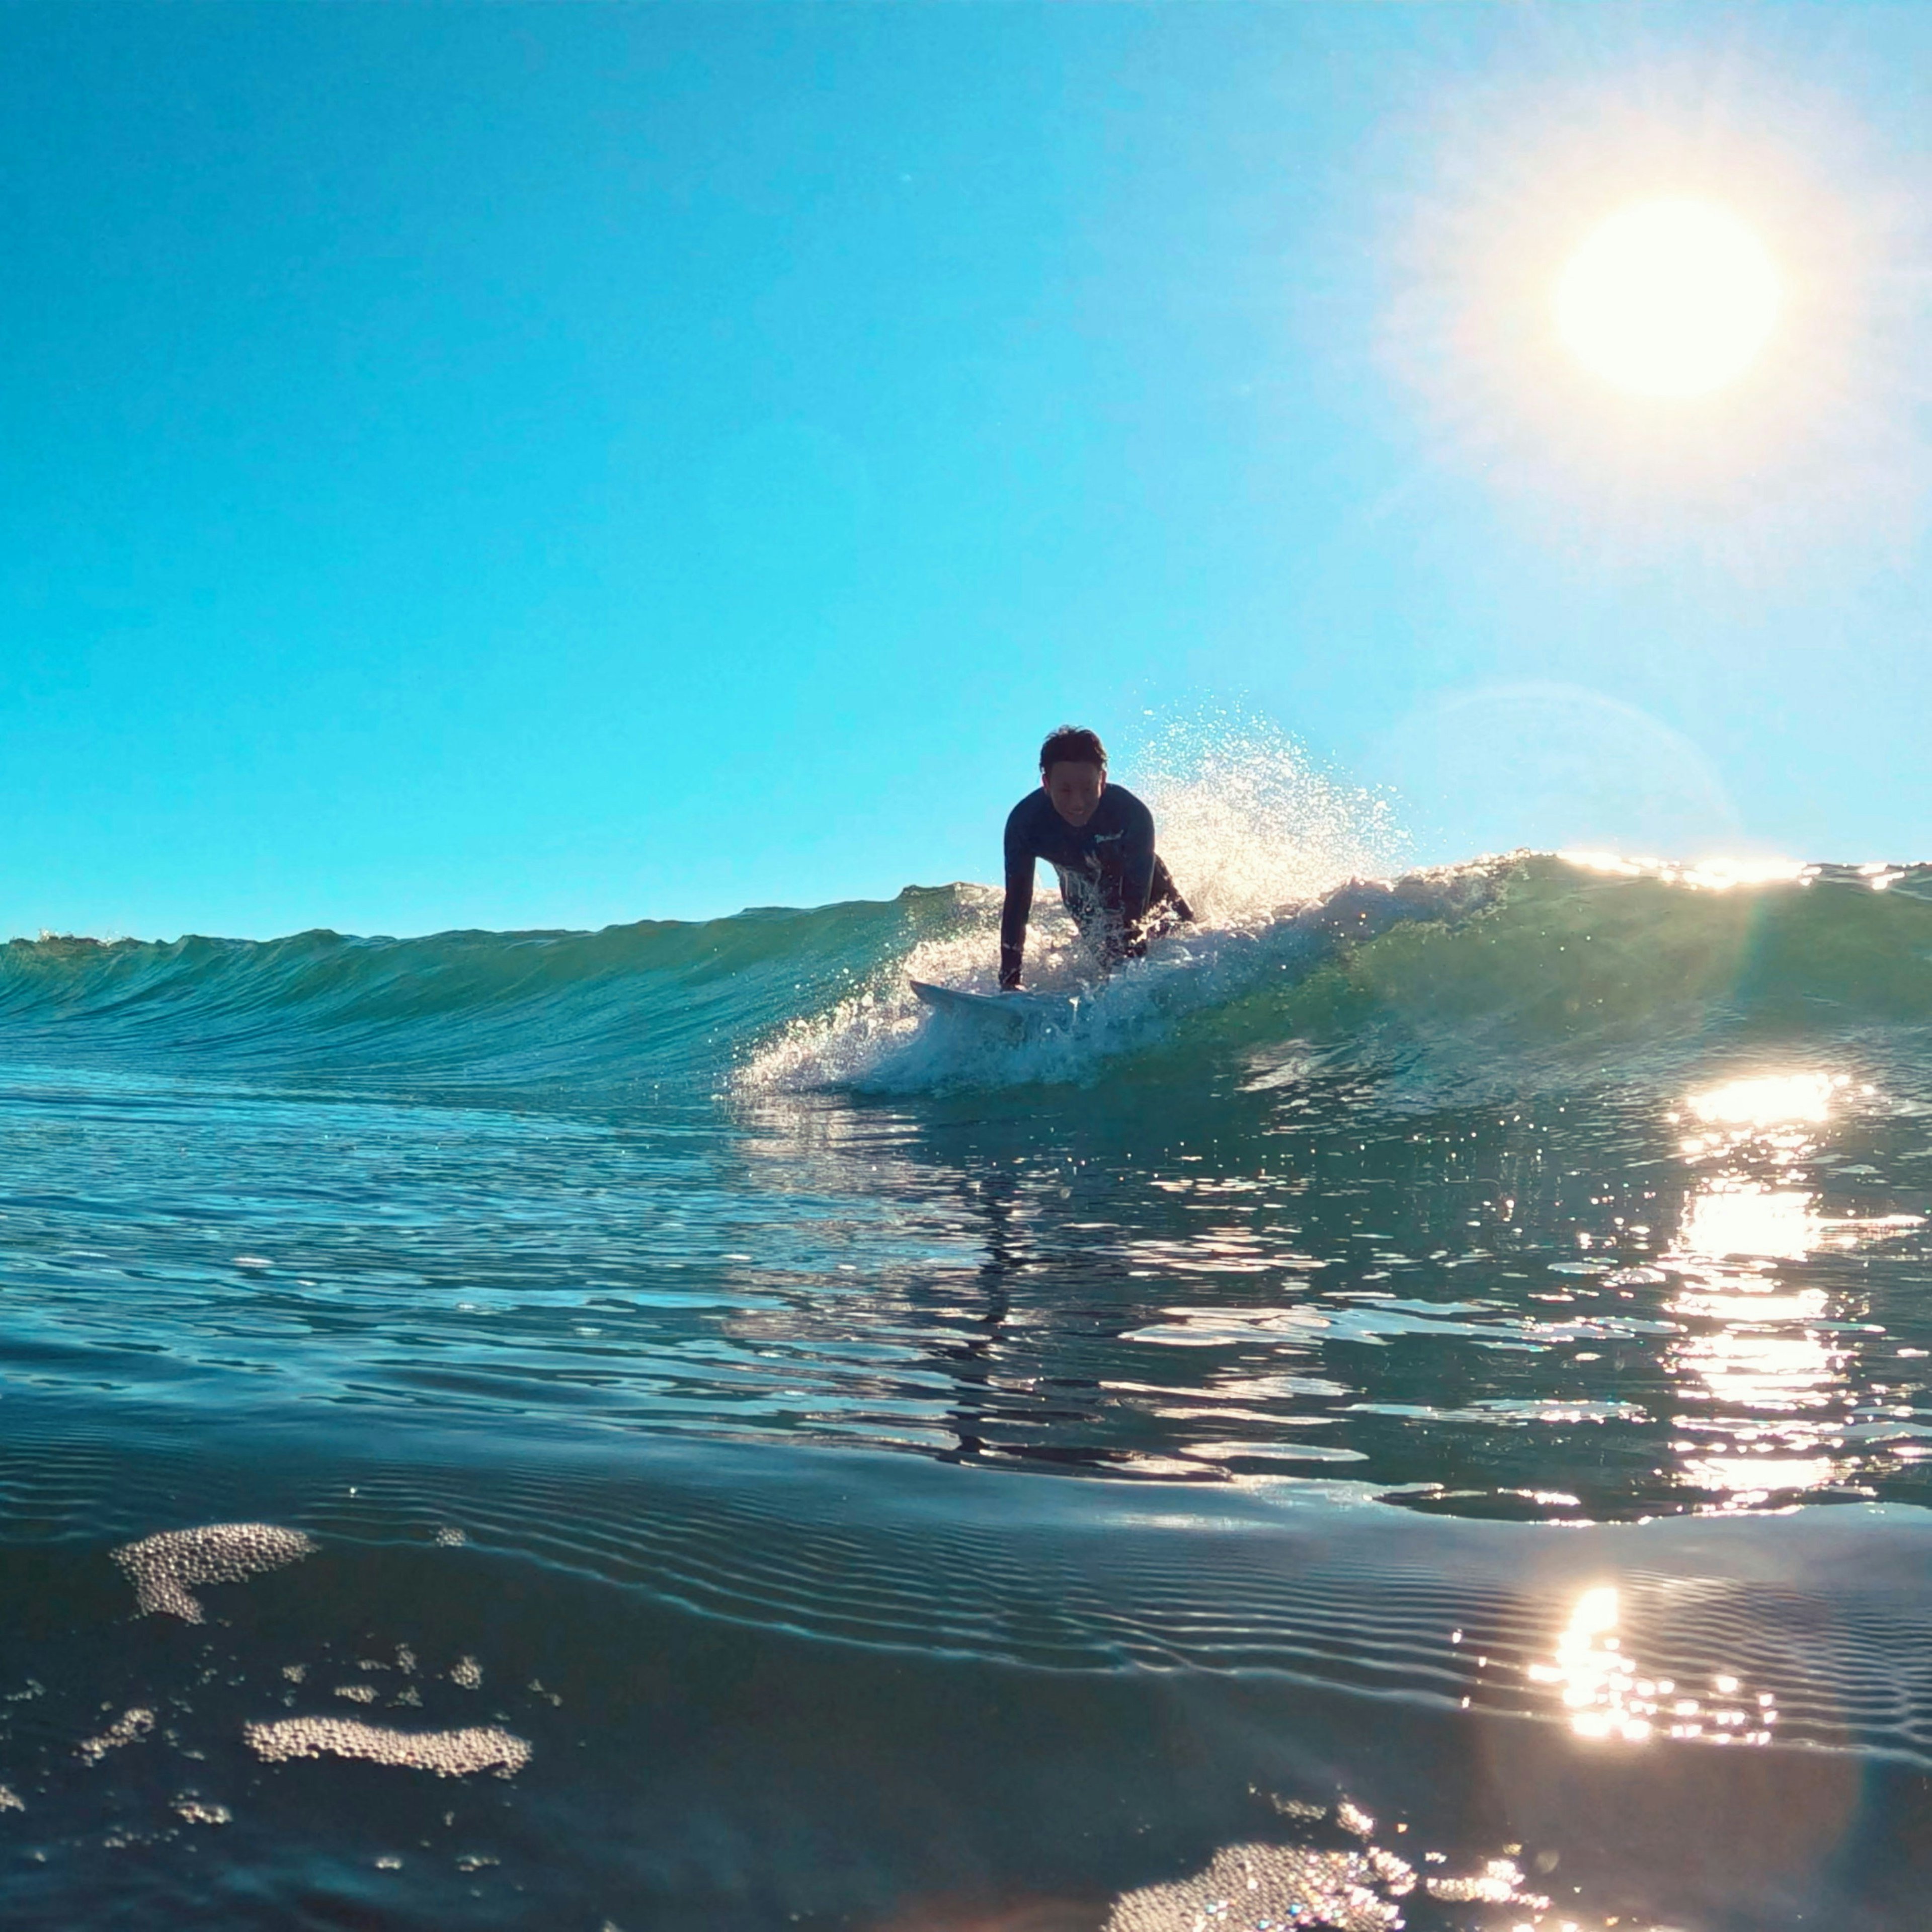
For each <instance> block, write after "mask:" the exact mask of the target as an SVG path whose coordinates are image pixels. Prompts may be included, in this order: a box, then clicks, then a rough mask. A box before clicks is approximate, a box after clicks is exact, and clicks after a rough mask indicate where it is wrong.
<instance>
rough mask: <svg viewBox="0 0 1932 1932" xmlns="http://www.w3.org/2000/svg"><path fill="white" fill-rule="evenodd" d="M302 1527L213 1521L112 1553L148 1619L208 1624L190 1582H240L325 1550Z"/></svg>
mask: <svg viewBox="0 0 1932 1932" xmlns="http://www.w3.org/2000/svg"><path fill="white" fill-rule="evenodd" d="M320 1547H321V1546H320V1544H317V1541H315V1539H314V1538H313V1537H311V1536H305V1535H303V1534H302V1532H301V1531H300V1530H299V1529H281V1528H279V1527H278V1526H276V1525H275V1524H274V1523H206V1524H204V1525H203V1526H202V1527H201V1528H200V1529H168V1530H163V1531H162V1532H160V1534H159V1535H154V1536H144V1537H143V1538H142V1539H141V1540H140V1541H139V1542H138V1543H130V1544H124V1545H123V1546H122V1547H121V1548H120V1549H118V1550H115V1551H114V1552H113V1558H114V1560H115V1562H116V1563H118V1564H119V1565H120V1566H121V1568H122V1569H123V1570H124V1571H126V1572H127V1577H128V1580H129V1581H130V1582H131V1583H133V1586H134V1595H135V1600H136V1603H137V1604H138V1605H139V1609H140V1612H141V1614H142V1616H171V1617H179V1618H180V1619H181V1621H182V1622H184V1623H190V1624H198V1623H200V1622H203V1621H204V1619H203V1616H202V1607H201V1605H200V1604H199V1601H197V1600H196V1598H195V1597H194V1595H193V1593H192V1592H191V1591H190V1589H189V1587H188V1586H190V1584H203V1583H240V1582H241V1581H242V1580H243V1579H244V1578H245V1577H258V1576H260V1575H261V1574H263V1572H264V1571H269V1570H280V1569H282V1568H284V1567H285V1566H286V1565H289V1564H290V1563H296V1562H300V1561H301V1560H302V1559H303V1558H304V1557H305V1556H314V1553H316V1551H317V1550H318V1549H319V1548H320Z"/></svg>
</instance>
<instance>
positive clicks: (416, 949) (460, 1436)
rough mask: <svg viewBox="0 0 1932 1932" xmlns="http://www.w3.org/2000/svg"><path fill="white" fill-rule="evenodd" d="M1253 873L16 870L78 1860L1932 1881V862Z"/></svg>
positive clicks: (48, 1638) (218, 1907)
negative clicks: (579, 912) (495, 881)
mask: <svg viewBox="0 0 1932 1932" xmlns="http://www.w3.org/2000/svg"><path fill="white" fill-rule="evenodd" d="M1190 876H1192V874H1190ZM1226 902H1227V903H1228V904H1230V905H1231V906H1233V907H1235V910H1231V911H1229V912H1228V913H1226V914H1225V915H1224V916H1221V917H1220V919H1218V920H1217V921H1212V922H1210V924H1209V926H1208V928H1207V929H1205V930H1204V931H1202V932H1199V933H1196V934H1194V935H1190V937H1189V938H1187V940H1186V941H1185V942H1184V944H1179V945H1176V946H1174V947H1170V948H1169V949H1168V950H1167V951H1166V953H1165V954H1163V955H1162V956H1159V957H1157V959H1154V960H1152V961H1150V962H1148V963H1147V965H1145V967H1142V968H1134V969H1132V970H1130V971H1128V972H1127V973H1125V974H1122V975H1121V977H1119V978H1118V979H1117V980H1115V981H1113V982H1112V983H1109V984H1108V985H1107V986H1105V987H1104V988H1102V989H1092V988H1090V987H1085V986H1084V983H1083V982H1082V979H1081V977H1080V968H1079V961H1078V959H1077V958H1076V956H1074V954H1073V951H1072V950H1071V947H1070V944H1069V943H1068V938H1067V935H1065V934H1064V932H1062V933H1059V934H1058V935H1056V934H1055V932H1053V930H1052V929H1051V927H1050V926H1049V930H1048V932H1047V933H1046V935H1045V937H1046V942H1047V943H1046V944H1044V945H1043V947H1042V948H1041V949H1040V953H1039V957H1038V960H1037V968H1038V981H1039V983H1041V984H1043V985H1047V986H1055V985H1058V986H1061V987H1063V988H1064V989H1067V990H1068V991H1069V992H1070V995H1072V996H1073V1004H1072V1006H1071V1007H1070V1008H1069V1009H1068V1010H1067V1018H1065V1019H1064V1020H1059V1021H1056V1022H1055V1023H1054V1024H1053V1025H1051V1026H1050V1027H1048V1028H1043V1029H1038V1030H1036V1031H1035V1032H1034V1034H1033V1035H1031V1037H1027V1038H1025V1039H1022V1040H1011V1039H1009V1038H1007V1037H1004V1035H998V1036H994V1037H988V1036H987V1035H986V1034H984V1033H983V1032H980V1031H976V1030H975V1029H974V1028H973V1027H971V1025H966V1024H963V1023H960V1022H953V1021H950V1020H948V1019H946V1018H945V1017H944V1016H931V1015H928V1014H926V1013H924V1011H923V1010H922V1009H920V1008H919V1007H918V1006H917V1005H916V1002H914V1001H913V1000H912V999H911V998H910V995H909V993H908V992H907V990H906V986H905V981H906V978H907V975H908V974H917V975H919V977H932V978H938V979H941V980H947V981H948V982H950V983H984V981H985V979H986V976H987V973H988V969H989V962H990V959H991V944H990V935H991V930H992V921H993V916H994V906H993V901H992V895H989V894H988V893H986V892H984V891H983V890H981V889H977V888H974V887H953V888H947V889H914V890H909V891H907V892H905V893H904V894H902V895H901V896H900V897H899V898H898V899H897V900H895V901H892V902H890V903H886V904H852V905H845V906H837V907H827V908H823V909H821V910H817V911H813V912H789V911H763V912H753V913H745V914H743V915H741V916H738V917H736V918H734V919H724V920H718V921H715V922H709V923H706V924H700V925H678V924H670V923H648V922H647V923H646V924H643V925H640V926H627V927H619V928H613V929H609V930H607V931H606V932H601V933H598V934H564V933H558V934H509V935H503V934H490V933H469V934H452V935H439V936H437V937H435V938H428V939H423V940H413V941H389V940H380V939H371V940H356V939H345V938H340V937H338V936H337V935H331V934H307V935H299V936H297V937H296V938H290V939H287V940H284V941H275V942H272V943H269V944H251V943H245V942H239V941H237V942H229V941H201V940H191V941H182V942H181V943H180V944H176V945H172V946H155V945H146V944H132V943H118V944H113V945H97V944H92V943H91V942H83V941H61V940H49V941H43V942H41V943H39V944H14V945H12V946H10V947H6V948H5V949H4V950H0V1160H3V1161H4V1165H0V1176H4V1178H3V1179H0V1418H4V1419H5V1424H6V1427H5V1435H4V1438H0V1592H5V1601H6V1605H7V1616H6V1617H5V1620H4V1623H0V1630H4V1631H5V1638H4V1640H3V1641H0V1790H4V1795H0V1862H4V1865H5V1887H6V1889H5V1894H4V1895H5V1898H6V1899H7V1912H6V1914H5V1916H6V1921H7V1923H8V1924H23V1925H40V1924H46V1925H49V1926H52V1925H55V1924H58V1925H62V1926H67V1925H70V1924H74V1923H76V1922H83V1923H86V1924H99V1925H119V1924H128V1925H134V1924H140V1925H143V1926H147V1925H152V1924H157V1923H163V1924H166V1923H196V1924H204V1923H219V1924H236V1925H257V1924H259V1925H262V1926H265V1927H266V1926H271V1925H273V1926H286V1925H311V1924H312V1925H317V1926H325V1925H326V1926H343V1925H359V1926H360V1925H371V1926H384V1927H387V1926H396V1927H419V1926H421V1927H442V1926H446V1925H449V1924H465V1925H469V1924H476V1925H504V1926H523V1925H531V1926H544V1927H550V1926H577V1925H580V1926H583V1927H586V1928H589V1932H597V1928H599V1927H603V1926H605V1925H611V1926H616V1927H621V1928H625V1932H637V1927H643V1926H659V1925H664V1926H668V1925H673V1924H675V1925H680V1926H681V1925H685V1924H693V1923H700V1922H701V1923H703V1924H707V1925H723V1926H733V1927H735V1926H740V1925H742V1926H744V1927H790V1926H793V1925H798V1924H804V1925H814V1926H817V1925H822V1926H826V1927H831V1926H841V1927H842V1926H850V1927H877V1928H880V1932H886V1928H898V1932H910V1928H929V1932H966V1928H968V1927H974V1928H992V1927H1005V1928H1013V1929H1014V1932H1018V1928H1022V1927H1027V1928H1048V1927H1054V1928H1058V1927H1067V1928H1073V1927H1094V1928H1099V1927H1103V1926H1105V1927H1110V1928H1112V1932H1141V1928H1147V1927H1160V1928H1163V1932H1164V1929H1165V1928H1167V1927H1175V1928H1181V1927H1188V1928H1193V1927H1196V1926H1205V1925H1208V1924H1219V1925H1226V1926H1235V1927H1262V1926H1264V1925H1266V1926H1268V1927H1270V1928H1272V1927H1276V1926H1280V1925H1284V1924H1305V1925H1310V1926H1333V1927H1343V1928H1349V1932H1353V1928H1355V1927H1378V1928H1379V1927H1394V1926H1396V1925H1398V1924H1404V1925H1409V1926H1414V1927H1466V1928H1472V1932H1474V1928H1479V1927H1480V1928H1490V1927H1505V1926H1508V1927H1514V1926H1517V1925H1533V1926H1535V1927H1538V1928H1539V1932H1541V1928H1546V1927H1547V1928H1549V1929H1550V1932H1556V1928H1557V1927H1559V1926H1562V1925H1564V1924H1571V1925H1573V1926H1575V1927H1579V1928H1585V1932H1599V1928H1605V1927H1609V1926H1610V1925H1611V1924H1617V1925H1619V1926H1620V1927H1630V1926H1637V1927H1654V1928H1661V1927H1674V1928H1681V1932H1691V1928H1698V1927H1711V1928H1727V1932H1728V1928H1743V1927H1773V1926H1777V1927H1783V1926H1787V1925H1789V1926H1799V1925H1815V1924H1828V1925H1831V1926H1833V1927H1894V1926H1896V1927H1910V1926H1915V1925H1917V1924H1921V1923H1922V1922H1923V1912H1922V1907H1921V1906H1920V1905H1919V1903H1918V1900H1920V1899H1921V1897H1922V1896H1923V1894H1924V1886H1925V1884H1926V1882H1927V1879H1928V1878H1932V1873H1928V1871H1927V1862H1928V1859H1932V1850H1928V1841H1927V1838H1926V1836H1925V1833H1924V1826H1923V1823H1922V1821H1923V1820H1924V1817H1926V1816H1927V1805H1928V1802H1932V1784H1928V1775H1932V1682H1928V1681H1927V1679H1928V1671H1932V1666H1928V1664H1927V1657H1928V1656H1929V1655H1932V1650H1929V1649H1928V1646H1927V1637H1928V1636H1932V1628H1929V1627H1932V1598H1928V1595H1927V1566H1928V1563H1932V1515H1928V1514H1927V1505H1928V1503H1932V1483H1928V1478H1927V1461H1928V1459H1932V1403H1927V1400H1926V1398H1925V1387H1926V1384H1927V1382H1928V1381H1932V1376H1927V1374H1926V1373H1925V1370H1926V1365H1927V1362H1928V1361H1932V1312H1928V1311H1927V1309H1926V1307H1925V1305H1924V1295H1925V1292H1926V1289H1927V1285H1928V1282H1932V1235H1928V1232H1927V1222H1926V1219H1925V1217H1926V1216H1927V1214H1928V1213H1932V1131H1928V1120H1929V1119H1932V1116H1928V1113H1927V1107H1928V1104H1929V1103H1932V1075H1928V1073H1927V1067H1928V1065H1932V1061H1928V1057H1927V1046H1928V1043H1932V1031H1928V1029H1932V872H1928V871H1924V870H1913V869H1910V868H1892V869H1889V870H1886V869H1869V868H1868V869H1865V870H1862V871H1861V870H1857V869H1848V868H1836V867H1811V868H1804V869H1803V870H1802V871H1799V870H1798V869H1797V868H1787V873H1786V874H1784V875H1782V876H1772V877H1761V878H1760V879H1758V880H1756V881H1755V882H1752V881H1748V880H1747V881H1744V882H1726V881H1723V880H1717V879H1714V878H1707V877H1701V876H1699V875H1696V874H1685V873H1682V872H1678V871H1670V870H1667V869H1663V868H1655V867H1652V868H1642V867H1637V866H1625V865H1612V864H1610V863H1609V862H1580V861H1578V860H1575V859H1568V860H1566V859H1555V858H1550V857H1532V856H1526V855H1520V856H1517V857H1516V858H1514V859H1508V860H1501V861H1492V862H1485V863H1484V864H1482V865H1472V866H1470V867H1467V868H1460V869H1457V870H1454V871H1447V872H1442V873H1437V874H1428V875H1424V876H1419V877H1409V878H1406V879H1403V880H1400V882H1399V883H1397V886H1396V887H1395V888H1394V890H1392V891H1391V890H1390V889H1387V888H1385V887H1379V886H1359V885H1358V886H1346V887H1343V888H1340V889H1331V890H1328V891H1325V892H1324V891H1311V892H1309V893H1308V894H1307V895H1302V896H1300V897H1297V898H1291V899H1290V900H1289V901H1287V902H1286V903H1281V904H1277V905H1274V906H1273V907H1265V906H1257V905H1256V904H1253V894H1252V893H1250V894H1249V895H1248V898H1247V900H1245V901H1244V900H1243V899H1242V898H1241V895H1239V894H1238V893H1235V892H1229V894H1227V895H1226ZM222 1526H227V1527H225V1528H223V1527H222ZM235 1526H242V1527H241V1528H236V1527H235ZM248 1526H254V1527H252V1528H251V1527H248ZM195 1531H203V1532H209V1533H208V1534H207V1535H202V1536H200V1537H199V1538H187V1539H186V1540H184V1539H183V1538H182V1537H181V1535H179V1534H178V1533H179V1532H195ZM154 1539H159V1541H154Z"/></svg>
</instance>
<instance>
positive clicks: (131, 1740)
mask: <svg viewBox="0 0 1932 1932" xmlns="http://www.w3.org/2000/svg"><path fill="white" fill-rule="evenodd" d="M153 1729H154V1712H151V1711H140V1710H135V1711H129V1712H125V1713H124V1714H123V1715H121V1717H119V1718H116V1719H115V1721H114V1722H113V1724H110V1725H109V1726H108V1727H107V1730H104V1731H103V1732H102V1733H101V1735H100V1736H98V1737H96V1738H83V1739H81V1741H80V1743H79V1744H77V1745H75V1746H74V1751H75V1752H76V1754H77V1755H78V1756H79V1757H80V1758H81V1759H82V1760H83V1762H85V1763H88V1764H98V1763H100V1762H101V1760H102V1759H103V1758H104V1757H106V1756H107V1754H108V1753H109V1752H110V1751H118V1750H120V1749H121V1747H122V1746H123V1745H137V1744H139V1743H140V1742H142V1740H143V1739H145V1738H146V1737H147V1736H148V1733H150V1732H151V1731H152V1730H153Z"/></svg>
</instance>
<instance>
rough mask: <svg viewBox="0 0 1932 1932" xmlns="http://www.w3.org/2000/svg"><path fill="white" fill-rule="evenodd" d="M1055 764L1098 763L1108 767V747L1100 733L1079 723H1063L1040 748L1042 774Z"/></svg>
mask: <svg viewBox="0 0 1932 1932" xmlns="http://www.w3.org/2000/svg"><path fill="white" fill-rule="evenodd" d="M1055 765H1098V766H1100V769H1101V770H1102V771H1103V772H1104V771H1105V770H1106V769H1107V748H1106V745H1103V744H1102V743H1101V742H1100V738H1099V736H1098V735H1097V733H1094V732H1092V731H1089V730H1087V729H1086V728H1085V727H1084V726H1082V725H1079V724H1063V725H1061V727H1060V729H1059V730H1058V731H1055V732H1054V733H1052V735H1051V736H1049V738H1048V739H1047V741H1046V743H1045V744H1043V745H1041V747H1040V772H1041V775H1042V776H1044V775H1046V773H1047V772H1050V771H1051V770H1052V769H1053V768H1054V766H1055Z"/></svg>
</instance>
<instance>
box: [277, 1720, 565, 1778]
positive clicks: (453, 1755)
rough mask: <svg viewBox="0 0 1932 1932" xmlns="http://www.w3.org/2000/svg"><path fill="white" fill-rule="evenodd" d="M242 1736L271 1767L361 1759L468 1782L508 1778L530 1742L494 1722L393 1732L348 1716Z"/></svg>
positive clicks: (281, 1724)
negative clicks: (485, 1775) (305, 1760)
mask: <svg viewBox="0 0 1932 1932" xmlns="http://www.w3.org/2000/svg"><path fill="white" fill-rule="evenodd" d="M242 1741H243V1742H245V1744H246V1745H248V1748H249V1749H250V1750H251V1751H253V1752H254V1754H255V1755H256V1756H257V1757H259V1758H261V1759H263V1760H265V1761H266V1762H267V1763H270V1764H282V1763H287V1761H288V1760H290V1759H291V1758H299V1757H346V1758H360V1759H362V1760H365V1761H366V1762H368V1763H371V1764H389V1765H397V1766H401V1767H403V1768H404V1769H406V1770H410V1771H428V1772H434V1774H435V1775H437V1777H438V1778H466V1777H468V1776H469V1775H470V1774H471V1773H472V1772H478V1771H493V1772H496V1774H497V1775H499V1777H503V1778H509V1777H512V1776H514V1775H515V1774H516V1773H517V1772H519V1771H520V1770H522V1769H523V1766H525V1765H526V1764H528V1763H529V1761H530V1748H529V1745H527V1744H526V1742H524V1741H523V1739H521V1738H519V1737H516V1736H512V1735H511V1733H509V1732H508V1731H504V1730H498V1729H497V1728H496V1727H495V1726H494V1725H493V1724H492V1725H479V1726H477V1727H474V1728H472V1729H469V1730H460V1731H397V1730H389V1729H388V1728H387V1727H385V1726H383V1725H380V1724H362V1723H361V1722H359V1721H357V1720H356V1719H354V1718H278V1719H276V1720H275V1721H273V1722H271V1723H267V1724H244V1725H243V1726H242Z"/></svg>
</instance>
